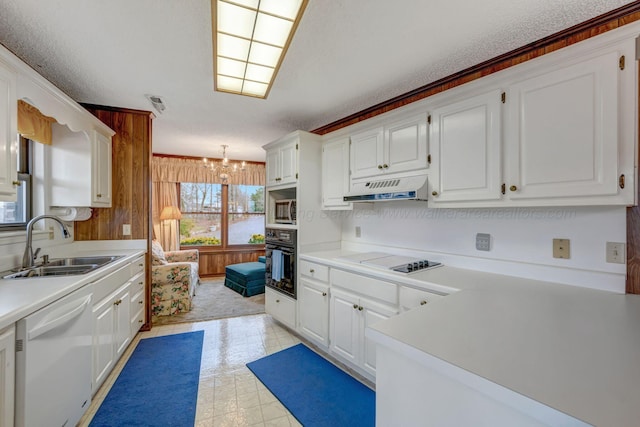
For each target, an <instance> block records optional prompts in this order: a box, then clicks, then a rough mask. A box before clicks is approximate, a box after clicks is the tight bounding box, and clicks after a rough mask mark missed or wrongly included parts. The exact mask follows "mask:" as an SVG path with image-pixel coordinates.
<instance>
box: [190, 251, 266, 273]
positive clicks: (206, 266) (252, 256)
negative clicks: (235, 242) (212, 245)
mask: <svg viewBox="0 0 640 427" xmlns="http://www.w3.org/2000/svg"><path fill="white" fill-rule="evenodd" d="M260 255H264V249H262V250H256V249H246V250H240V249H234V250H226V251H222V250H220V251H216V250H210V249H200V275H201V276H202V277H220V276H224V272H225V270H224V269H225V267H226V266H227V265H231V264H239V263H242V262H252V261H258V257H259V256H260Z"/></svg>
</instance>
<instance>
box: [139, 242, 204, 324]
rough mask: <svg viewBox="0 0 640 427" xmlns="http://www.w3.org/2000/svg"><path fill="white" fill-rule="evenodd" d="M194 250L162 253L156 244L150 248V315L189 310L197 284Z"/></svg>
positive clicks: (197, 275)
mask: <svg viewBox="0 0 640 427" xmlns="http://www.w3.org/2000/svg"><path fill="white" fill-rule="evenodd" d="M199 256H200V255H199V252H198V250H197V249H189V250H182V251H167V252H164V251H163V250H162V247H161V246H160V244H159V243H158V242H156V241H154V242H153V245H152V264H153V265H152V267H151V301H152V302H151V312H152V314H153V316H171V315H174V314H179V313H185V312H188V311H189V310H191V298H193V296H194V295H195V293H196V286H197V285H198V283H199V282H200V276H199V274H198V266H199V264H198V263H199Z"/></svg>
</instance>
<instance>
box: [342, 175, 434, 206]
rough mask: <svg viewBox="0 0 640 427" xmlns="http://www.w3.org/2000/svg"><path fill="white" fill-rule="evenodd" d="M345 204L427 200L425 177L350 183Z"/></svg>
mask: <svg viewBox="0 0 640 427" xmlns="http://www.w3.org/2000/svg"><path fill="white" fill-rule="evenodd" d="M343 199H344V201H345V202H379V201H394V200H421V201H426V200H427V175H426V174H424V173H422V174H419V175H411V176H396V177H388V178H386V177H385V178H376V179H369V180H360V181H355V180H352V181H351V191H350V192H349V193H348V194H347V195H345V196H344V198H343Z"/></svg>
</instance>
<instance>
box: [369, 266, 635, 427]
mask: <svg viewBox="0 0 640 427" xmlns="http://www.w3.org/2000/svg"><path fill="white" fill-rule="evenodd" d="M639 328H640V296H639V295H621V294H615V293H610V292H606V291H597V290H590V289H584V288H578V287H572V286H566V285H557V284H549V283H544V282H538V283H535V282H534V281H526V280H525V281H521V279H518V278H511V283H509V285H505V284H499V283H494V284H492V285H491V286H484V285H482V284H479V285H477V286H476V287H475V288H474V289H465V290H463V291H461V292H456V293H453V294H451V295H449V296H447V297H446V298H441V299H439V300H437V301H435V302H434V303H431V304H429V305H427V306H424V307H419V308H416V309H414V310H411V311H409V312H406V313H404V314H401V315H399V316H396V317H393V318H391V319H388V320H386V321H382V322H379V323H377V324H375V325H373V326H372V327H371V328H370V329H368V330H367V336H368V337H369V338H371V339H373V340H374V341H376V342H377V343H378V345H379V347H378V348H379V353H380V348H381V347H382V348H385V347H386V349H388V350H391V351H392V352H395V353H396V354H398V355H400V356H401V358H402V357H405V358H408V359H411V360H413V362H415V363H417V364H418V365H420V366H422V367H423V368H424V369H425V370H427V371H430V372H432V373H434V372H435V373H436V374H437V375H442V376H444V377H447V378H449V379H453V380H454V381H456V382H458V383H460V384H463V385H464V386H465V387H471V388H472V389H474V390H476V391H477V392H479V393H481V394H484V395H486V396H489V397H490V398H491V399H497V400H498V401H501V402H502V403H503V404H505V405H507V406H508V407H510V408H513V409H515V410H517V411H519V412H522V413H524V414H528V416H531V417H532V418H533V419H536V420H538V421H541V422H542V423H541V425H547V424H548V425H557V424H558V423H560V422H562V423H565V422H566V423H567V424H565V425H583V424H581V423H580V422H577V420H582V421H584V422H585V423H588V424H592V425H598V426H634V425H637V423H638V420H640V394H638V392H637V391H638V387H639V385H640V365H639V364H638V361H639V360H640V333H638V330H639ZM383 351H385V350H383ZM383 360H384V359H383ZM380 363H382V364H383V363H384V361H382V362H380ZM382 369H384V368H382ZM456 371H457V372H456ZM469 373H470V374H474V376H479V377H480V378H481V379H483V380H487V381H482V380H480V381H479V380H478V379H477V377H476V378H474V376H469V375H468V374H469ZM494 385H497V386H498V387H495V386H494ZM424 387H425V388H426V387H429V386H428V385H426V384H424ZM383 388H384V386H383ZM390 388H391V390H387V392H389V393H402V392H403V391H402V390H397V389H395V388H394V386H390ZM380 391H381V392H382V393H385V391H384V390H380ZM499 396H501V397H499ZM523 397H524V398H523ZM529 399H532V400H533V401H535V402H540V403H542V404H544V405H546V406H547V407H549V408H553V409H555V410H557V411H559V413H555V412H554V411H548V410H547V408H545V407H543V406H542V405H540V406H538V405H536V404H535V403H534V402H532V401H530V400H529ZM446 403H448V404H446ZM384 405H385V404H384V403H383V406H384ZM424 405H426V406H425V407H422V408H421V410H426V412H427V413H429V412H431V411H432V416H434V415H435V414H436V413H438V412H440V414H441V416H442V417H443V418H442V419H443V420H445V419H449V418H448V417H449V415H451V414H447V410H450V411H452V412H451V413H452V414H454V417H457V416H458V415H455V414H460V413H461V412H464V411H468V412H467V414H468V415H469V416H473V415H471V414H473V413H474V412H473V411H469V409H468V407H466V406H465V405H466V404H465V403H461V404H460V406H458V407H456V405H457V403H456V400H450V401H449V402H445V404H444V405H443V402H442V401H437V400H431V401H429V399H426V400H425V404H424ZM431 405H434V406H431ZM447 407H448V409H447ZM380 409H381V410H384V407H383V408H380ZM392 411H393V409H392ZM562 414H568V415H569V416H571V417H573V418H575V419H576V422H575V423H573V421H568V420H567V419H564V418H563V416H562ZM458 420H459V419H458ZM569 420H570V419H569ZM436 425H437V424H436Z"/></svg>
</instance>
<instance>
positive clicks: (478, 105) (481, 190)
mask: <svg viewBox="0 0 640 427" xmlns="http://www.w3.org/2000/svg"><path fill="white" fill-rule="evenodd" d="M501 105H502V103H501V92H500V91H498V90H494V91H491V92H489V93H485V94H482V95H477V96H473V97H470V98H467V99H464V100H462V101H459V102H455V103H452V104H449V105H445V106H443V107H440V108H436V109H435V110H433V112H432V113H431V127H430V132H431V133H430V138H429V140H430V149H431V162H432V163H431V168H430V171H429V180H430V184H431V188H432V190H433V192H432V196H433V197H432V198H431V199H430V202H431V203H433V204H438V203H441V202H452V201H469V200H498V199H500V198H501V184H502V180H501V179H502V165H501V120H500V118H501V107H500V106H501Z"/></svg>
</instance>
